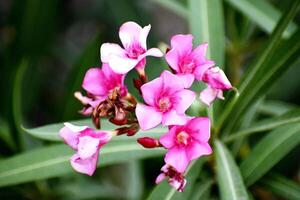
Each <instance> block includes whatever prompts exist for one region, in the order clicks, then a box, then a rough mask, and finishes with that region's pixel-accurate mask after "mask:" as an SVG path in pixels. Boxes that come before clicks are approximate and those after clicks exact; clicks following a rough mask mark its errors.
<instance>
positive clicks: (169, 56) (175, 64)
mask: <svg viewBox="0 0 300 200" xmlns="http://www.w3.org/2000/svg"><path fill="white" fill-rule="evenodd" d="M165 58H166V61H167V63H168V64H169V66H170V67H171V68H172V69H174V70H175V71H176V72H179V61H180V54H179V53H178V51H177V49H171V50H170V51H168V53H166V57H165Z"/></svg>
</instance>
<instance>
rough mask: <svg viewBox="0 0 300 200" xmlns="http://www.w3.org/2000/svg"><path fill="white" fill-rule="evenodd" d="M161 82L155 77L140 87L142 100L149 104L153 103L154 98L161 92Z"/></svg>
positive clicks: (152, 104)
mask: <svg viewBox="0 0 300 200" xmlns="http://www.w3.org/2000/svg"><path fill="white" fill-rule="evenodd" d="M162 88H163V82H162V79H161V78H156V79H154V80H152V81H150V82H148V83H146V84H144V85H142V87H141V91H142V94H143V99H144V101H145V102H146V103H147V104H148V105H150V106H154V105H155V99H156V97H157V96H159V94H160V93H161V91H162Z"/></svg>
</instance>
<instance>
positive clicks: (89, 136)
mask: <svg viewBox="0 0 300 200" xmlns="http://www.w3.org/2000/svg"><path fill="white" fill-rule="evenodd" d="M64 125H65V126H64V127H63V128H62V129H61V130H60V131H59V133H60V137H62V138H63V140H64V141H65V143H66V144H67V145H69V146H70V147H71V148H72V149H74V150H76V151H77V153H76V154H74V155H73V156H72V157H71V159H70V160H71V165H72V167H73V169H74V170H76V171H77V172H80V173H83V174H87V175H89V176H91V175H93V173H94V172H95V170H96V167H97V162H98V155H99V151H100V149H101V147H102V146H103V145H105V144H106V143H107V142H108V141H109V140H110V139H111V137H112V133H111V132H106V131H95V130H93V129H91V128H89V127H87V126H75V125H72V124H70V123H64Z"/></svg>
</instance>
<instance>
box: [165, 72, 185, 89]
mask: <svg viewBox="0 0 300 200" xmlns="http://www.w3.org/2000/svg"><path fill="white" fill-rule="evenodd" d="M160 77H161V78H162V81H163V86H164V90H165V91H167V92H168V93H169V94H171V93H174V92H177V91H179V90H182V89H184V88H185V87H184V86H185V83H184V82H183V81H182V80H181V78H179V77H178V76H177V75H175V74H172V73H171V72H169V71H167V70H164V71H163V72H162V73H161V75H160Z"/></svg>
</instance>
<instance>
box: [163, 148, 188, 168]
mask: <svg viewBox="0 0 300 200" xmlns="http://www.w3.org/2000/svg"><path fill="white" fill-rule="evenodd" d="M165 162H166V163H167V164H169V165H171V166H172V167H174V168H175V169H176V170H177V171H178V172H180V173H184V172H185V170H186V168H187V166H188V164H189V162H190V160H188V158H187V155H186V152H185V149H184V148H180V147H173V148H171V149H170V150H169V151H168V152H167V153H166V156H165Z"/></svg>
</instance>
